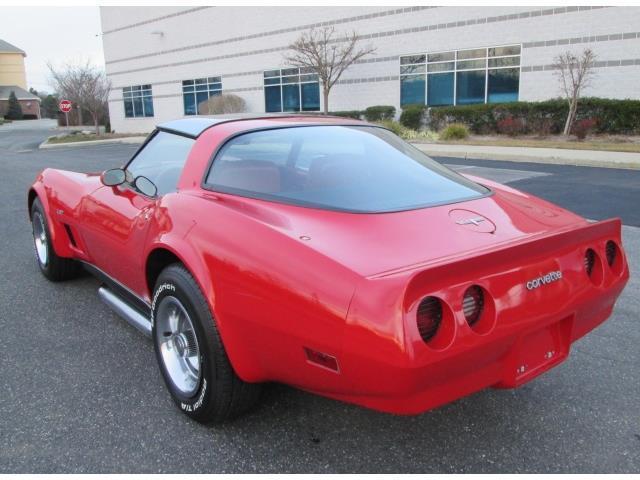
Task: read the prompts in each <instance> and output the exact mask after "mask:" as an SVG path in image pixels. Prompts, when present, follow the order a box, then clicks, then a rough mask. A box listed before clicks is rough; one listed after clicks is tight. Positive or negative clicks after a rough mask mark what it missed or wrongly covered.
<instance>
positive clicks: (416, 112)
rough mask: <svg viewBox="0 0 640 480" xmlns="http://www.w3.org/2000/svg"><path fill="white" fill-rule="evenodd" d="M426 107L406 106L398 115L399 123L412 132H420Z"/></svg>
mask: <svg viewBox="0 0 640 480" xmlns="http://www.w3.org/2000/svg"><path fill="white" fill-rule="evenodd" d="M425 110H426V107H425V106H424V105H406V106H405V107H403V108H402V113H401V114H400V123H401V124H402V125H404V126H405V127H407V128H411V129H412V130H420V128H421V127H422V121H423V119H424V113H425Z"/></svg>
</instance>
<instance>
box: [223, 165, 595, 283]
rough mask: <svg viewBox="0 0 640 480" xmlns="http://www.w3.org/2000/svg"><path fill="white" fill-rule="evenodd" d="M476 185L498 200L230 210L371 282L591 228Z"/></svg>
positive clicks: (530, 199)
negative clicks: (386, 208)
mask: <svg viewBox="0 0 640 480" xmlns="http://www.w3.org/2000/svg"><path fill="white" fill-rule="evenodd" d="M469 178H471V179H472V180H474V181H476V182H478V183H481V184H483V185H485V186H487V187H489V188H490V189H491V190H492V193H491V195H488V196H485V197H482V198H478V199H474V200H469V201H465V202H460V203H454V204H449V205H440V206H435V207H428V208H421V209H417V210H408V211H402V212H393V213H375V214H362V213H345V212H336V211H327V210H320V209H313V208H304V207H298V206H291V205H284V204H279V203H273V202H267V201H261V200H251V199H239V198H238V197H235V200H231V199H229V201H228V202H225V203H227V206H232V205H233V206H235V208H238V209H239V210H241V211H242V212H243V213H244V214H247V215H250V216H253V217H254V218H255V219H256V220H258V221H261V222H264V223H267V224H269V225H270V226H272V227H273V228H275V229H278V230H280V231H281V232H282V233H283V234H286V235H288V236H291V237H294V238H297V239H299V240H300V241H301V242H304V243H305V244H306V245H307V246H308V248H311V249H314V250H316V251H317V252H318V253H320V254H322V255H325V256H327V257H329V258H331V259H333V260H334V261H337V262H339V263H340V264H342V265H344V266H345V267H347V268H349V269H351V270H353V271H354V272H356V273H358V274H360V275H363V276H374V275H379V274H384V273H392V272H394V271H397V270H402V269H407V268H410V267H412V266H417V265H423V264H425V263H427V262H432V261H440V260H443V259H446V258H451V257H455V256H459V255H463V254H465V253H468V252H473V251H481V250H486V249H488V248H489V249H490V248H491V247H492V246H499V245H504V244H508V243H510V242H513V241H521V240H522V239H523V238H526V237H534V236H538V235H544V234H547V233H553V232H555V231H559V230H563V229H566V228H570V227H571V226H573V225H584V224H585V222H586V220H584V219H583V218H582V217H579V216H577V215H575V214H573V213H571V212H568V211H566V210H564V209H562V208H560V207H557V206H555V205H553V204H550V203H548V202H546V201H544V200H541V199H539V198H537V197H534V196H532V195H528V194H525V193H522V192H519V191H517V190H514V189H511V188H509V187H505V186H502V185H499V184H496V183H494V182H490V181H488V180H485V179H480V178H476V177H471V176H469ZM236 202H237V203H236Z"/></svg>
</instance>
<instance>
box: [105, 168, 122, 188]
mask: <svg viewBox="0 0 640 480" xmlns="http://www.w3.org/2000/svg"><path fill="white" fill-rule="evenodd" d="M126 178H127V177H126V175H125V173H124V170H123V169H121V168H112V169H111V170H107V171H106V172H103V173H102V175H101V176H100V180H101V181H102V184H103V185H106V186H107V187H117V186H118V185H122V184H123V183H124V181H125V180H126Z"/></svg>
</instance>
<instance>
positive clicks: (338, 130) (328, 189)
mask: <svg viewBox="0 0 640 480" xmlns="http://www.w3.org/2000/svg"><path fill="white" fill-rule="evenodd" d="M206 184H207V186H208V187H209V188H212V189H213V190H216V191H220V192H226V193H233V194H237V195H242V196H247V197H252V198H259V199H263V200H270V201H276V202H281V203H287V204H292V205H299V206H306V207H315V208H323V209H329V210H341V211H348V212H358V213H381V212H393V211H401V210H412V209H417V208H423V207H428V206H432V205H439V204H445V203H454V202H459V201H463V200H469V199H473V198H477V197H480V196H482V195H485V194H487V193H488V192H489V190H488V189H486V188H485V187H483V186H481V185H478V184H476V183H474V182H471V181H470V180H467V179H466V178H464V177H462V176H461V175H458V174H457V173H455V172H453V171H451V170H449V169H448V168H446V167H444V166H442V165H440V164H439V163H437V162H435V161H433V160H431V159H430V158H429V157H427V156H426V155H425V154H424V153H422V152H421V151H420V150H418V149H416V148H415V147H413V146H411V145H409V144H408V143H406V142H404V141H403V140H401V139H400V138H399V137H397V136H396V135H394V134H393V133H391V132H390V131H388V130H386V129H383V128H378V127H372V126H326V125H322V126H300V127H288V128H280V129H271V130H261V131H255V132H249V133H245V134H242V135H239V136H237V137H234V138H232V139H231V140H229V141H228V142H227V143H226V144H225V145H224V146H223V147H222V148H221V149H220V151H219V152H218V154H217V155H216V157H215V159H214V161H213V164H212V167H211V170H210V171H209V174H208V176H207V179H206Z"/></svg>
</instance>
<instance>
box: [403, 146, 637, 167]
mask: <svg viewBox="0 0 640 480" xmlns="http://www.w3.org/2000/svg"><path fill="white" fill-rule="evenodd" d="M413 146H414V147H416V148H418V149H419V150H420V151H422V152H424V153H426V154H427V155H430V156H433V157H447V158H466V159H474V160H500V161H509V162H521V163H544V164H552V165H570V166H577V167H598V168H619V169H627V170H640V154H635V153H627V152H607V151H600V150H598V151H597V152H598V154H608V156H609V158H608V159H607V160H599V159H593V158H587V157H588V155H589V154H590V153H591V152H593V151H592V150H569V149H567V153H566V154H565V155H562V156H559V155H553V154H548V153H546V152H535V150H536V148H531V149H530V150H532V152H531V153H527V154H523V153H511V152H509V153H506V152H501V151H498V150H493V151H488V152H481V151H473V150H463V149H460V150H452V151H447V150H445V149H442V150H440V149H439V148H437V149H433V148H430V145H429V144H424V143H423V144H420V143H413ZM444 146H445V145H442V147H444ZM498 148H499V147H498ZM569 152H571V153H569ZM576 152H585V153H586V155H584V156H580V153H576ZM570 155H575V156H570ZM625 155H628V156H629V157H625ZM615 157H618V158H615Z"/></svg>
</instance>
